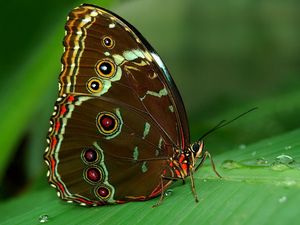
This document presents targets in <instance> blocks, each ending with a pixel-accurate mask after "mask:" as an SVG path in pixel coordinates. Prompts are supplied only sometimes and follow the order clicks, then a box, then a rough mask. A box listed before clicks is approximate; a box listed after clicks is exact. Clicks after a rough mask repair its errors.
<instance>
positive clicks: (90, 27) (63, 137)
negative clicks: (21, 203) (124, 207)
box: [45, 5, 203, 206]
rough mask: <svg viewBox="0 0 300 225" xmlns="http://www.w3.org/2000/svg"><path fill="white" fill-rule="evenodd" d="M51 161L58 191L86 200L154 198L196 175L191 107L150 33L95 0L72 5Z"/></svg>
mask: <svg viewBox="0 0 300 225" xmlns="http://www.w3.org/2000/svg"><path fill="white" fill-rule="evenodd" d="M65 29H66V36H65V38H64V46H65V52H64V54H63V57H62V65H63V67H62V72H61V74H60V78H59V87H60V89H59V97H58V99H57V102H56V103H55V107H54V113H53V115H52V117H51V122H50V124H51V127H50V129H49V134H48V138H47V140H48V147H47V149H46V153H45V161H46V163H47V165H48V167H49V172H48V177H49V182H50V183H51V185H52V186H53V187H55V188H56V189H57V193H58V195H59V196H60V197H61V198H62V199H64V200H66V201H68V202H75V203H79V204H81V205H92V206H96V205H105V204H113V203H124V202H128V201H135V200H147V199H151V198H153V197H156V196H158V195H160V194H161V193H162V192H163V190H165V188H167V187H168V186H169V185H170V184H171V182H172V180H174V179H184V178H185V177H187V176H189V175H191V173H192V172H193V169H194V167H195V161H196V159H197V158H199V157H200V158H201V157H202V148H203V145H201V146H200V145H198V143H197V148H196V150H193V147H192V146H193V145H190V144H189V143H190V140H189V128H188V121H187V117H186V112H185V109H184V105H183V102H182V99H181V97H180V94H179V92H178V90H177V88H176V85H175V83H174V81H173V79H172V78H171V76H170V74H169V72H168V70H167V68H166V67H165V65H164V63H163V62H162V60H161V59H160V57H159V56H158V54H157V53H156V52H155V51H154V50H153V48H152V47H151V46H150V44H149V43H148V42H147V41H146V40H145V39H144V38H143V36H142V35H141V34H140V33H139V32H138V31H137V30H136V29H135V28H133V27H132V26H131V25H130V24H128V23H127V22H126V21H124V20H123V19H122V18H120V17H118V16H117V15H115V14H113V13H112V12H109V11H107V10H104V9H102V8H99V7H96V6H93V5H82V6H80V7H78V8H75V9H74V10H72V11H71V12H70V14H69V16H68V20H67V23H66V26H65Z"/></svg>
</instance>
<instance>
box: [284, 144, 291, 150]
mask: <svg viewBox="0 0 300 225" xmlns="http://www.w3.org/2000/svg"><path fill="white" fill-rule="evenodd" d="M291 148H292V146H290V145H288V146H285V147H284V149H285V150H289V149H291Z"/></svg>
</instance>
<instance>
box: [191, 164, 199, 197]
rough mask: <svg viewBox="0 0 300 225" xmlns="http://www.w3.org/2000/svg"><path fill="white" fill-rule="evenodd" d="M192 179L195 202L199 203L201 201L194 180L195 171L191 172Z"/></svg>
mask: <svg viewBox="0 0 300 225" xmlns="http://www.w3.org/2000/svg"><path fill="white" fill-rule="evenodd" d="M190 178H191V186H192V192H193V195H194V198H195V201H196V202H199V200H198V194H197V192H196V188H195V180H194V171H193V170H191V172H190Z"/></svg>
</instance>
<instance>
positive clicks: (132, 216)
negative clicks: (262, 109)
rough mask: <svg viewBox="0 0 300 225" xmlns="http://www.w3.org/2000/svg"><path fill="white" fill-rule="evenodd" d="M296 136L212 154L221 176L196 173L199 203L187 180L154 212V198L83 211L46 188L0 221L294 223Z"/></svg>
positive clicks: (299, 174) (298, 170) (299, 176)
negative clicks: (285, 158) (40, 219)
mask: <svg viewBox="0 0 300 225" xmlns="http://www.w3.org/2000/svg"><path fill="white" fill-rule="evenodd" d="M299 136H300V130H296V131H293V132H290V133H288V134H285V135H281V136H278V137H273V138H270V139H267V140H263V141H261V142H258V143H255V144H253V145H250V146H241V147H240V148H238V149H233V150H231V151H227V152H225V153H223V154H219V155H215V156H214V160H215V163H216V165H217V169H218V171H219V172H220V173H221V175H222V176H223V178H222V179H219V178H218V177H216V175H215V174H214V173H213V171H212V169H211V165H210V164H209V162H207V163H206V164H205V166H204V167H203V168H200V170H199V171H197V172H196V174H195V182H196V190H197V193H198V195H199V203H195V201H194V197H193V195H192V193H191V187H190V181H189V179H187V181H188V182H187V183H186V185H181V182H176V184H175V185H174V186H172V187H171V189H169V190H172V192H171V194H170V195H169V196H167V197H165V199H164V201H163V203H162V205H160V206H158V207H156V208H152V205H154V204H155V203H156V202H157V200H158V199H157V198H156V199H153V200H149V201H145V202H131V203H126V204H123V205H111V206H103V207H95V208H93V207H92V208H84V207H81V206H75V205H71V204H68V203H65V202H63V201H61V200H60V199H58V198H57V197H56V196H55V191H54V190H51V189H50V187H49V188H44V189H42V190H38V191H33V192H31V193H29V194H27V195H26V196H23V197H21V198H19V199H17V200H14V201H11V202H8V203H6V204H5V205H1V206H0V212H1V214H2V216H1V217H2V221H1V222H2V224H37V223H38V221H39V217H40V216H41V215H47V216H48V218H49V220H48V222H47V224H86V225H89V224H93V225H94V224H143V225H144V224H249V225H250V224H253V225H257V224H272V225H274V224H298V221H299V201H300V195H299V191H300V164H299V162H300V140H299ZM278 156H289V157H291V158H288V159H287V160H284V157H281V158H277V157H278ZM141 185H145V184H141Z"/></svg>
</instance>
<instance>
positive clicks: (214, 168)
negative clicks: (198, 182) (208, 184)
mask: <svg viewBox="0 0 300 225" xmlns="http://www.w3.org/2000/svg"><path fill="white" fill-rule="evenodd" d="M207 157H208V158H209V159H210V164H211V166H212V169H213V171H214V172H215V174H216V175H217V176H218V177H220V178H222V176H221V175H220V174H219V173H218V171H217V170H216V166H215V163H214V161H213V159H212V156H211V155H210V153H209V152H208V151H205V152H204V153H203V156H202V159H201V161H200V163H199V164H198V166H197V167H196V168H195V170H194V171H197V170H198V169H199V168H200V167H201V166H202V165H203V163H204V162H205V160H206V159H207Z"/></svg>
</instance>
